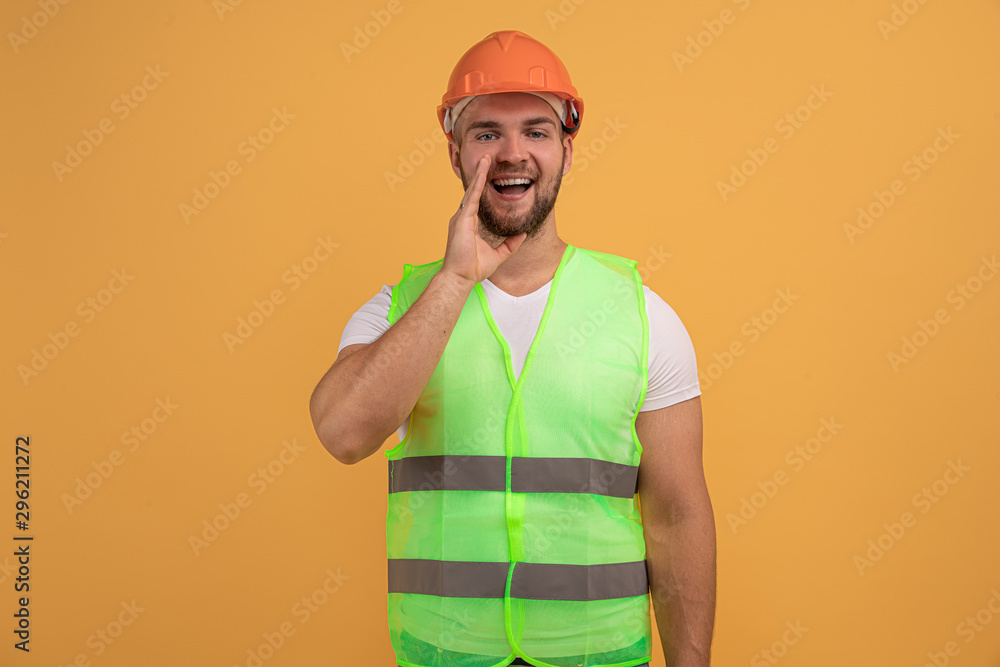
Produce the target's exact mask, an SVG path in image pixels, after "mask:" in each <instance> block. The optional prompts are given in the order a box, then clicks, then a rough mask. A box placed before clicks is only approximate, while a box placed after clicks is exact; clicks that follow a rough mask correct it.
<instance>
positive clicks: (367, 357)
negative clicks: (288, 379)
mask: <svg viewBox="0 0 1000 667" xmlns="http://www.w3.org/2000/svg"><path fill="white" fill-rule="evenodd" d="M491 159H492V158H490V157H489V156H488V155H487V156H484V157H483V158H482V159H481V160H480V162H479V166H478V167H477V168H476V178H475V180H474V181H473V183H472V184H470V186H469V187H468V188H466V190H465V196H464V197H462V206H461V207H459V209H458V211H456V212H455V214H454V215H453V216H452V217H451V220H450V221H449V223H448V241H447V244H446V246H445V254H444V262H443V265H442V267H441V270H440V271H439V272H438V273H437V274H436V275H435V276H434V277H433V278H431V280H430V283H429V284H428V285H427V287H426V288H425V289H424V291H423V293H422V294H421V295H420V296H419V297H418V298H417V300H416V301H414V303H413V305H412V306H410V308H408V309H407V311H406V312H405V313H404V314H403V316H402V317H400V318H399V320H398V321H397V322H396V323H395V324H393V325H392V326H391V327H389V330H388V331H386V332H385V333H384V334H382V335H381V336H380V337H379V338H378V339H377V340H375V341H374V342H373V343H371V344H369V345H349V346H347V347H345V348H344V349H343V350H341V353H340V356H339V357H338V358H337V360H336V361H335V362H334V363H333V366H331V367H330V369H329V370H328V371H327V372H326V374H325V375H324V376H323V378H322V379H321V380H320V381H319V384H318V385H317V386H316V389H314V390H313V393H312V396H310V398H309V414H310V416H311V417H312V422H313V428H315V429H316V435H317V436H319V439H320V442H322V443H323V446H324V447H325V448H326V449H327V451H329V452H330V453H331V454H333V456H334V458H336V459H337V460H338V461H340V462H342V463H347V464H352V463H357V462H358V461H361V460H362V459H364V458H367V457H368V456H371V455H372V454H373V453H375V452H376V451H378V449H379V447H381V446H382V443H383V442H385V439H386V438H388V437H389V435H391V434H392V432H393V431H395V430H396V429H397V428H399V425H400V424H402V423H403V421H404V420H405V419H406V416H407V415H408V414H410V411H411V410H413V406H414V405H416V403H417V399H418V398H420V393H421V392H422V391H423V390H424V387H426V386H427V382H428V380H430V377H431V375H432V374H433V373H434V368H435V367H436V366H437V364H438V362H439V361H440V360H441V356H442V355H443V354H444V348H445V346H447V344H448V339H449V338H450V337H451V332H452V330H453V329H454V328H455V325H456V323H457V322H458V317H459V315H460V314H461V312H462V308H463V307H464V305H465V302H466V300H467V299H468V297H469V294H470V293H471V292H472V290H473V288H474V287H475V286H476V284H477V283H479V282H480V281H482V280H483V279H485V278H488V277H489V276H490V275H491V274H492V273H493V272H494V271H495V270H496V268H497V266H499V265H500V264H501V263H502V262H503V261H504V260H506V259H507V258H508V257H510V255H511V254H513V253H514V252H516V251H517V249H518V247H520V245H521V243H522V242H523V241H524V239H525V238H526V237H527V234H525V233H523V232H522V233H521V234H518V235H516V236H511V237H508V238H506V239H505V240H504V241H502V242H501V243H500V244H499V245H498V246H497V247H496V248H493V247H492V246H490V245H489V244H488V243H486V241H484V240H483V239H482V238H481V237H480V236H479V233H478V228H479V216H478V215H477V211H478V210H479V197H480V195H481V194H482V192H483V187H484V186H485V184H486V174H487V172H488V171H489V166H490V161H491Z"/></svg>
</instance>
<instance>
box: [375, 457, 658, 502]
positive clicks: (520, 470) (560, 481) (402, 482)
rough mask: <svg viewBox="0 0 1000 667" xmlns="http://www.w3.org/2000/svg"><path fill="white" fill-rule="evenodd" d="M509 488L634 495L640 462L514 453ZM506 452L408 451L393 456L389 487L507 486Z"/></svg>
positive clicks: (461, 488)
mask: <svg viewBox="0 0 1000 667" xmlns="http://www.w3.org/2000/svg"><path fill="white" fill-rule="evenodd" d="M510 475H511V478H510V482H511V491H516V492H518V493H593V494H597V495H602V496H614V497H616V498H631V497H633V496H634V495H635V493H636V490H637V489H638V479H639V468H638V466H630V465H623V464H620V463H612V462H610V461H602V460H600V459H587V458H540V457H523V456H514V457H512V458H511V463H510ZM505 479H506V458H505V457H503V456H462V455H435V456H408V457H406V458H402V459H393V460H390V461H389V493H399V492H402V491H503V490H504V486H505V485H504V481H505Z"/></svg>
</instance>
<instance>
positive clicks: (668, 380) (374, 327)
mask: <svg viewBox="0 0 1000 667" xmlns="http://www.w3.org/2000/svg"><path fill="white" fill-rule="evenodd" d="M570 261H572V258H571V260H570ZM480 284H481V285H482V286H483V291H484V292H485V293H486V302H487V303H488V304H489V307H490V312H491V313H492V314H493V319H494V321H496V324H497V327H498V328H499V329H500V333H501V334H502V335H503V337H504V339H505V340H506V341H507V345H508V346H509V347H510V354H511V362H512V365H513V367H514V377H515V379H516V378H517V377H519V376H520V374H521V369H522V368H524V360H525V358H526V357H527V356H528V348H529V347H531V343H532V341H533V340H534V338H535V333H536V332H537V331H538V324H539V322H541V321H542V313H543V311H544V310H545V304H546V302H547V301H548V298H549V288H550V287H551V286H552V281H551V280H550V281H549V282H547V283H545V284H544V285H543V286H542V287H540V288H538V289H537V290H535V291H534V292H532V293H531V294H525V295H524V296H511V295H510V294H507V293H506V292H504V291H503V290H501V289H500V288H498V287H497V286H496V285H494V284H493V283H492V282H490V280H489V278H487V279H485V280H483V281H482V282H481V283H480ZM393 287H394V285H383V286H382V290H381V291H380V292H379V293H378V294H376V295H375V296H373V297H372V298H371V299H369V300H368V302H367V303H365V304H364V305H363V306H361V308H359V309H358V310H357V312H355V313H354V315H352V316H351V319H350V320H349V321H348V322H347V326H345V327H344V333H343V334H342V335H341V337H340V346H339V347H338V348H337V354H340V351H341V350H343V349H344V348H345V347H347V346H348V345H355V344H357V343H366V344H367V343H371V342H372V341H374V340H376V339H377V338H378V337H379V336H381V335H382V334H383V333H385V332H386V331H388V330H389V320H388V315H389V306H390V305H391V303H392V288H393ZM642 288H643V291H644V292H645V295H646V317H647V318H648V320H649V355H648V362H649V383H648V385H647V387H646V398H645V400H644V401H643V403H642V407H640V408H639V410H640V411H646V410H658V409H659V408H665V407H667V406H669V405H673V404H674V403H680V402H681V401H686V400H688V399H689V398H694V397H695V396H700V395H701V387H700V385H699V384H698V364H697V360H696V359H695V353H694V345H693V344H692V343H691V337H690V336H689V335H688V332H687V329H685V328H684V324H682V323H681V319H680V318H679V317H678V316H677V313H675V312H674V309H673V308H671V307H670V306H669V305H668V304H667V302H666V301H664V300H663V299H661V298H660V297H659V295H657V294H656V293H655V292H653V291H652V290H651V289H649V288H648V287H646V286H645V285H643V287H642ZM409 425H410V418H409V417H407V418H406V421H405V422H403V425H402V426H400V427H399V430H398V431H397V432H398V433H399V440H400V442H402V441H403V438H404V437H406V430H407V428H409Z"/></svg>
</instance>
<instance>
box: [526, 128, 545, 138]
mask: <svg viewBox="0 0 1000 667" xmlns="http://www.w3.org/2000/svg"><path fill="white" fill-rule="evenodd" d="M528 134H531V135H537V136H536V137H535V138H536V139H541V138H543V137H544V136H545V133H544V132H542V131H540V130H532V131H531V132H529V133H528Z"/></svg>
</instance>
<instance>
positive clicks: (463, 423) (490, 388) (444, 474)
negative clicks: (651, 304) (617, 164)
mask: <svg viewBox="0 0 1000 667" xmlns="http://www.w3.org/2000/svg"><path fill="white" fill-rule="evenodd" d="M442 264H443V259H441V260H438V261H436V262H431V263H429V264H423V265H418V266H413V265H411V264H406V265H405V266H404V268H403V277H402V278H401V280H400V281H399V284H397V285H396V286H395V287H394V288H393V290H392V305H391V307H390V309H389V315H388V321H389V324H390V325H392V324H394V323H395V322H396V321H397V320H399V318H400V317H401V316H402V315H403V313H405V312H406V310H407V309H408V308H409V307H410V306H411V305H412V304H413V303H414V302H415V301H416V300H417V297H419V296H420V294H421V293H422V292H423V290H424V289H425V288H426V287H427V284H428V282H429V281H430V279H431V277H432V276H434V275H435V274H436V273H437V272H438V271H440V270H441V267H442ZM636 267H637V265H636V262H635V261H634V260H630V259H626V258H623V257H618V256H617V255H611V254H607V253H601V252H596V251H593V250H585V249H582V248H576V247H574V246H572V245H567V246H566V250H565V252H564V254H563V257H562V259H561V261H560V262H559V267H558V268H557V269H556V272H555V276H554V277H553V279H552V286H551V288H550V291H549V295H548V301H547V303H546V304H545V310H544V312H543V314H542V319H541V322H540V323H539V325H538V331H537V333H536V334H535V338H534V340H533V342H532V344H531V347H530V348H529V351H528V355H527V358H526V359H525V362H524V368H523V370H522V371H521V374H520V375H519V376H518V378H517V380H516V381H515V379H514V372H513V367H512V365H511V355H510V349H509V347H508V346H507V342H506V341H505V340H504V338H503V336H502V335H501V334H500V331H499V329H498V328H497V325H496V322H495V321H494V320H493V316H492V315H491V314H490V309H489V306H488V304H487V301H486V294H485V293H484V292H483V288H482V285H480V284H477V285H476V286H475V289H474V291H473V292H472V293H471V294H470V295H469V298H468V300H467V301H466V302H465V306H464V307H463V309H462V312H461V314H460V316H459V318H458V322H457V324H456V325H455V329H454V331H453V332H452V334H451V337H450V338H449V340H448V344H447V346H446V347H445V350H444V353H443V355H442V357H441V360H440V361H439V362H438V365H437V367H436V368H435V369H434V372H433V374H432V375H431V377H430V380H429V381H428V383H427V386H426V387H425V388H424V390H423V392H422V393H421V394H420V397H419V398H418V399H417V403H416V405H415V406H414V408H413V411H412V413H411V414H410V425H409V429H408V431H407V433H406V437H405V438H404V439H403V440H402V441H401V442H400V443H399V445H397V446H396V447H394V448H393V449H391V450H389V451H387V452H386V453H385V456H386V458H388V459H389V461H388V467H389V497H388V509H387V512H386V547H387V555H388V575H389V588H388V620H389V634H390V638H391V640H392V646H393V649H394V651H395V653H396V659H397V662H398V663H399V664H400V665H401V666H402V667H501V666H503V665H507V664H508V663H510V662H511V660H513V659H514V657H515V655H518V656H521V657H522V658H525V659H527V660H529V661H531V662H533V663H534V664H537V665H543V666H545V667H581V666H582V667H599V666H614V667H631V666H632V665H638V664H642V663H644V662H648V661H649V660H650V659H651V654H652V637H651V629H650V615H649V596H648V593H649V587H648V580H647V575H646V563H645V557H646V548H645V542H644V540H643V530H642V519H641V517H640V515H639V508H638V503H637V501H636V488H637V480H638V466H639V457H640V454H641V453H642V446H641V445H640V443H639V438H638V437H637V435H636V433H635V419H636V417H637V416H638V411H639V407H640V406H641V405H642V401H643V398H644V397H645V395H646V382H647V366H646V364H647V355H648V340H649V326H648V323H647V321H646V309H645V297H644V294H643V288H642V279H641V278H640V277H639V273H638V271H637V268H636Z"/></svg>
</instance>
